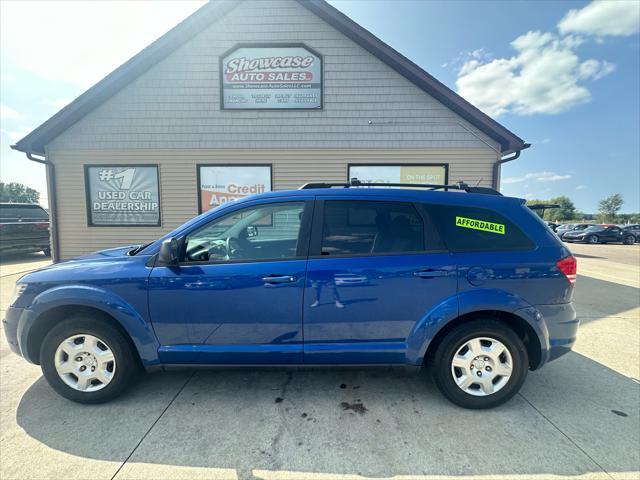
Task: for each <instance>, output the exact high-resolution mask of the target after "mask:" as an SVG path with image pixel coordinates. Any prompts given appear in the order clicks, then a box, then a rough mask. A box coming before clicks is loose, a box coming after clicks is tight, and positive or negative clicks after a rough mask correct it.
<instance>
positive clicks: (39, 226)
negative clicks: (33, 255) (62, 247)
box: [0, 203, 51, 256]
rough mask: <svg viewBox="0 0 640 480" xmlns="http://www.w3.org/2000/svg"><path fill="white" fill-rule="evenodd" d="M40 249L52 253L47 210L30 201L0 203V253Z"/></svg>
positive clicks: (36, 250)
mask: <svg viewBox="0 0 640 480" xmlns="http://www.w3.org/2000/svg"><path fill="white" fill-rule="evenodd" d="M39 251H42V252H44V254H45V255H47V256H49V255H51V246H50V243H49V214H48V213H47V212H46V210H45V209H44V208H42V207H41V206H40V205H35V204H30V203H0V255H6V254H10V253H29V252H39Z"/></svg>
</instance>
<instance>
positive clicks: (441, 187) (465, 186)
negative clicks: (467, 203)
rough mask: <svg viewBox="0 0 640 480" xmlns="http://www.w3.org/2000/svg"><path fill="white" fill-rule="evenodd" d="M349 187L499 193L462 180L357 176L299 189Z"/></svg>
mask: <svg viewBox="0 0 640 480" xmlns="http://www.w3.org/2000/svg"><path fill="white" fill-rule="evenodd" d="M333 187H342V188H351V187H409V188H428V189H429V190H445V191H446V190H461V191H464V192H467V193H482V194H484V195H500V196H502V194H501V193H500V192H498V191H497V190H495V189H493V188H489V187H471V186H469V185H468V184H466V183H464V182H458V183H455V184H453V185H440V184H435V183H381V182H361V181H360V180H358V179H357V178H352V179H351V180H350V181H349V182H340V183H325V182H317V183H305V184H304V185H302V186H301V187H300V190H312V189H315V188H333Z"/></svg>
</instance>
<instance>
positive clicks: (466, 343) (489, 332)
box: [432, 320, 529, 409]
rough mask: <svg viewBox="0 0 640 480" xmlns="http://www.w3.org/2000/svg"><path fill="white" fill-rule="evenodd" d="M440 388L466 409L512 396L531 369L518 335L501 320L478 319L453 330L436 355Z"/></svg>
mask: <svg viewBox="0 0 640 480" xmlns="http://www.w3.org/2000/svg"><path fill="white" fill-rule="evenodd" d="M433 361H434V364H433V365H432V367H433V369H432V372H433V376H434V380H435V382H436V385H437V386H438V388H439V389H440V391H441V392H442V393H443V394H444V395H445V396H446V397H447V398H448V399H449V400H451V401H452V402H453V403H455V404H456V405H459V406H461V407H464V408H473V409H482V408H492V407H496V406H498V405H501V404H503V403H505V402H506V401H508V400H509V399H511V398H512V397H513V396H514V395H515V394H516V393H518V391H519V390H520V387H521V386H522V384H523V383H524V380H525V378H526V376H527V371H528V369H529V360H528V355H527V349H526V348H525V346H524V344H523V342H522V340H521V339H520V338H519V337H518V335H517V334H516V333H515V332H514V331H513V330H511V329H510V328H508V327H507V326H506V325H505V324H504V323H502V322H499V321H497V320H474V321H471V322H469V323H463V324H461V325H459V326H458V327H456V328H454V329H453V330H451V331H450V332H449V333H448V334H447V335H446V336H445V337H444V338H443V339H442V341H441V342H440V344H439V345H438V347H437V349H436V351H435V355H434V357H433Z"/></svg>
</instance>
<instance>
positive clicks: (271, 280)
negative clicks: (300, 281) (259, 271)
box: [262, 275, 297, 285]
mask: <svg viewBox="0 0 640 480" xmlns="http://www.w3.org/2000/svg"><path fill="white" fill-rule="evenodd" d="M296 280H297V278H296V277H294V276H293V275H268V276H266V277H262V281H263V282H264V283H268V284H271V285H273V284H277V283H293V282H295V281H296Z"/></svg>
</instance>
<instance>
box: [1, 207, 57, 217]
mask: <svg viewBox="0 0 640 480" xmlns="http://www.w3.org/2000/svg"><path fill="white" fill-rule="evenodd" d="M0 218H1V219H3V220H17V219H22V220H49V215H48V214H47V212H46V211H45V210H44V209H43V208H42V207H39V206H38V205H1V206H0Z"/></svg>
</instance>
